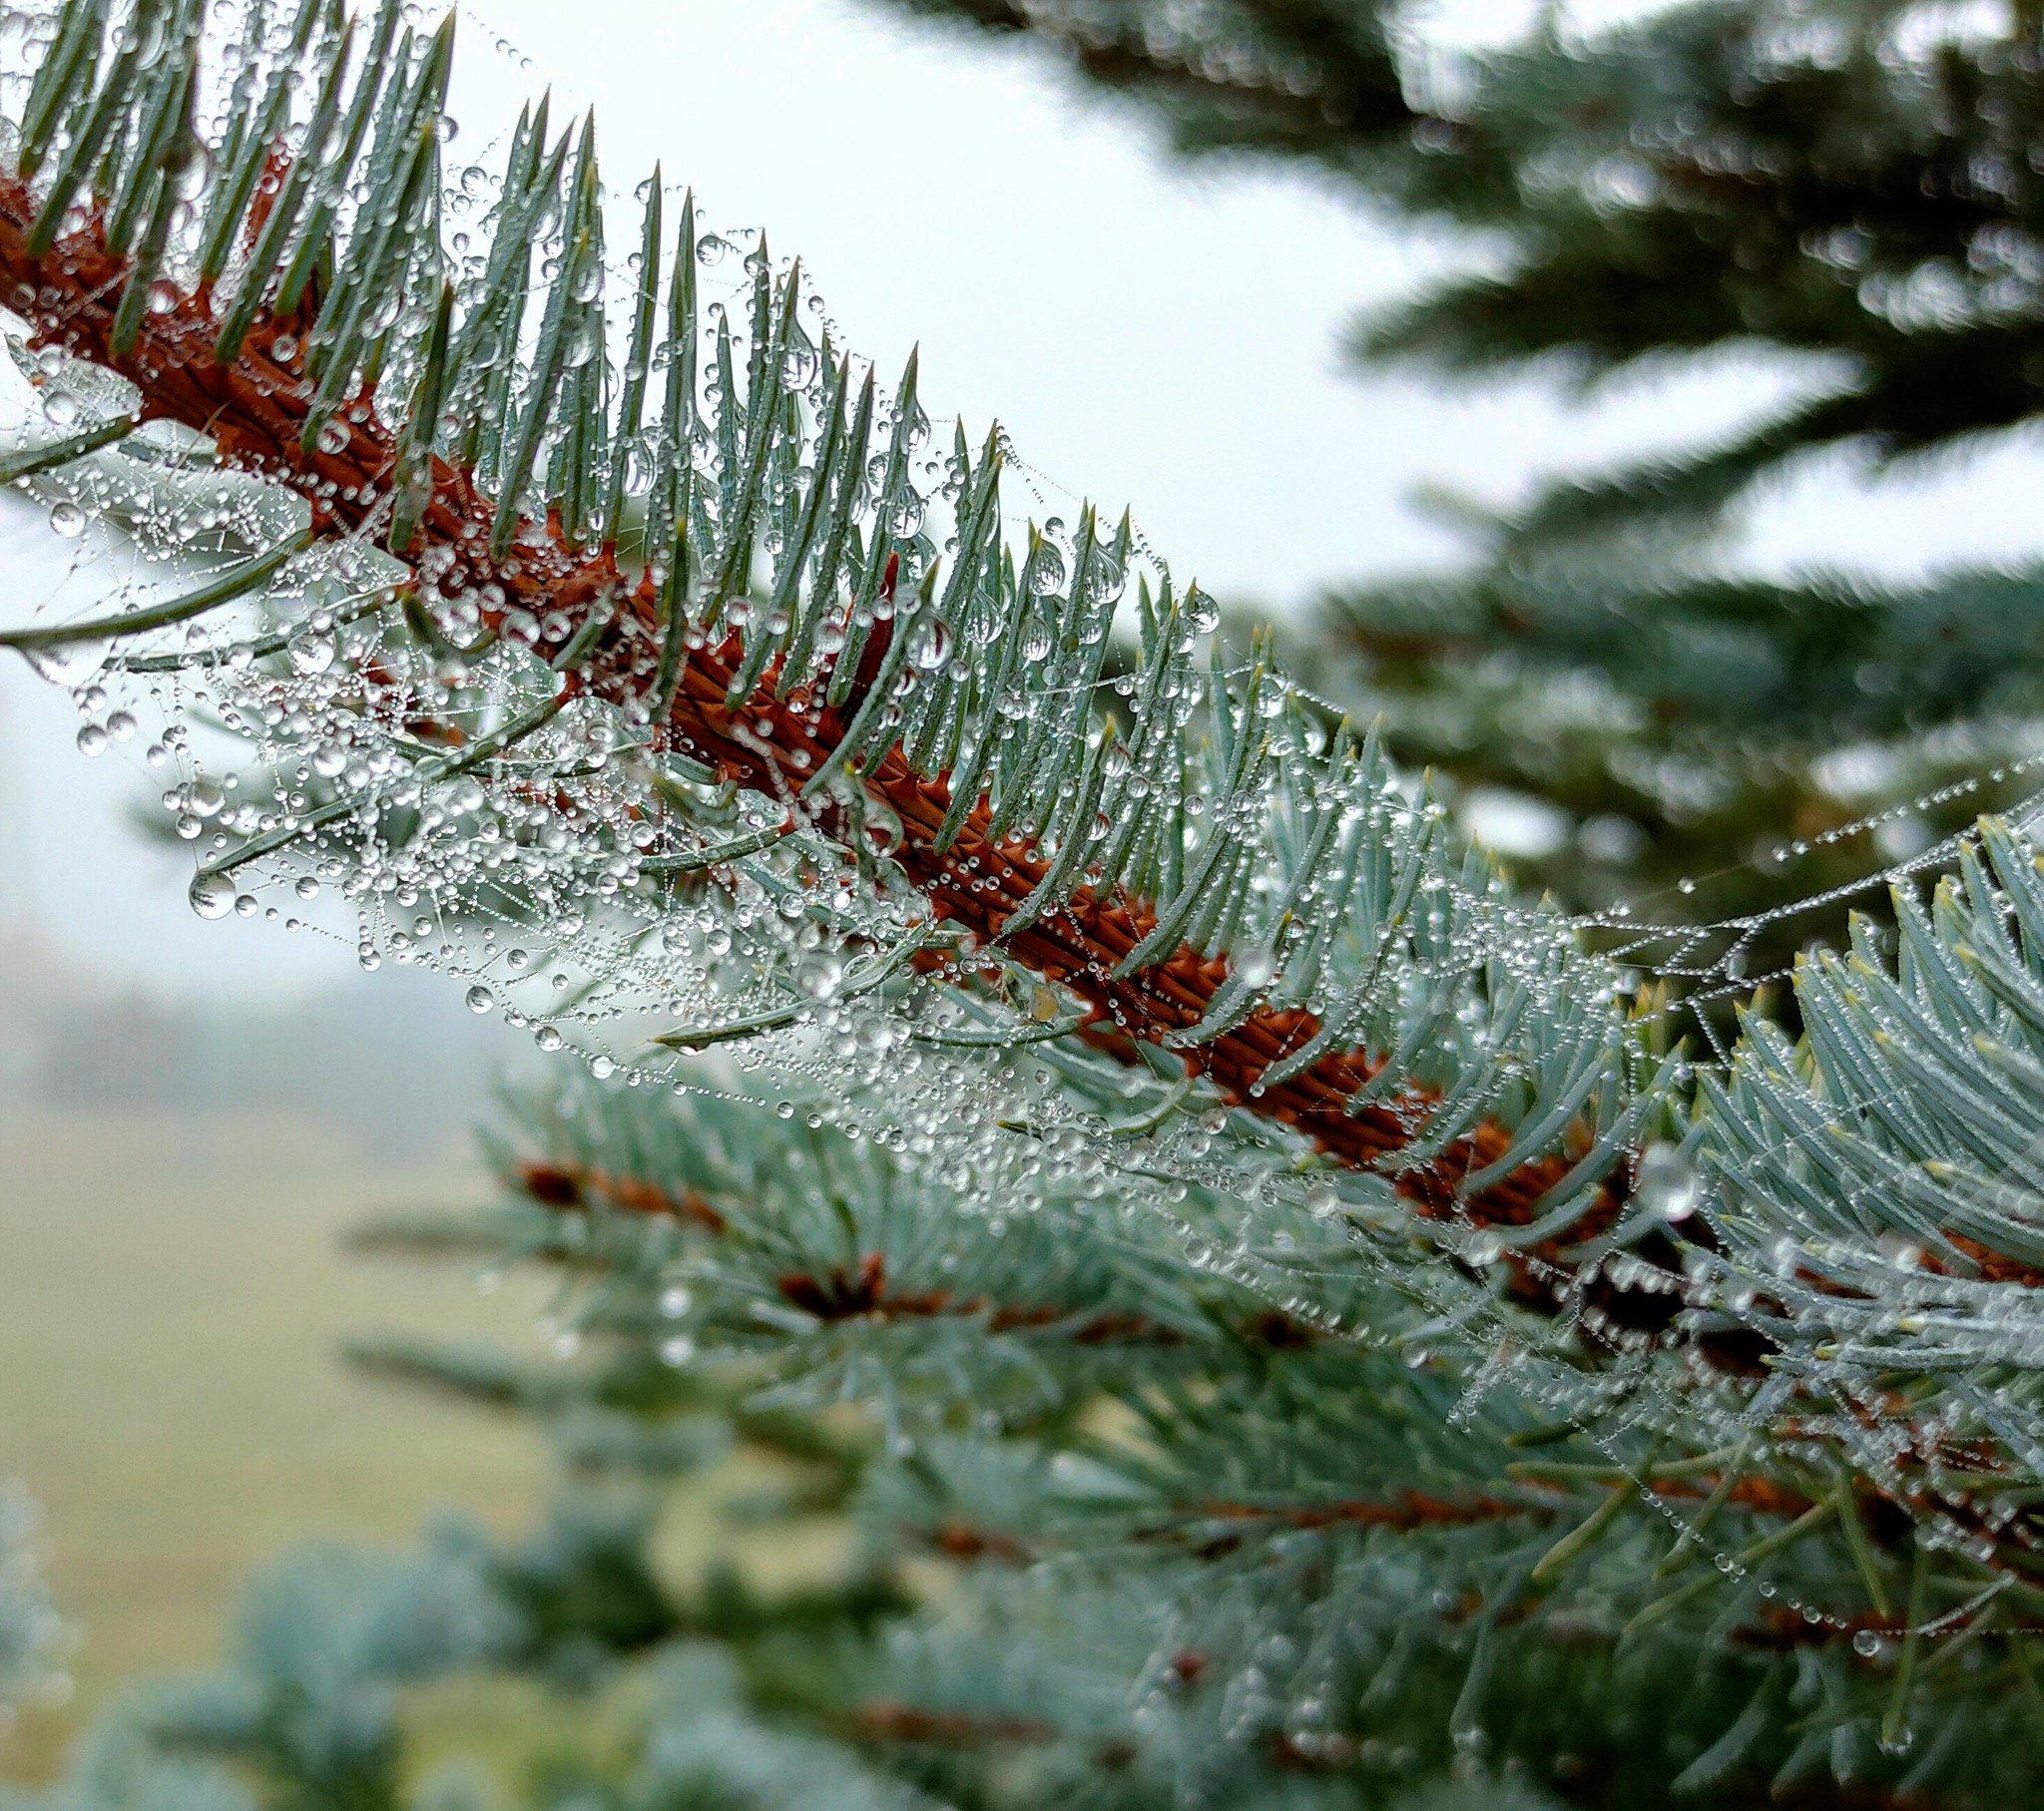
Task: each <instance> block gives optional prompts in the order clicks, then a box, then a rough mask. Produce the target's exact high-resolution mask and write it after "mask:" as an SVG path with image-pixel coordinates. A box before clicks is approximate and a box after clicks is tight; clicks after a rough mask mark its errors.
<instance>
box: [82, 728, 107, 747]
mask: <svg viewBox="0 0 2044 1811" xmlns="http://www.w3.org/2000/svg"><path fill="white" fill-rule="evenodd" d="M106 751H107V732H106V731H105V730H104V729H102V728H101V727H100V726H99V724H97V723H87V724H86V726H85V727H84V728H83V729H81V730H79V732H78V752H79V753H80V754H104V753H106Z"/></svg>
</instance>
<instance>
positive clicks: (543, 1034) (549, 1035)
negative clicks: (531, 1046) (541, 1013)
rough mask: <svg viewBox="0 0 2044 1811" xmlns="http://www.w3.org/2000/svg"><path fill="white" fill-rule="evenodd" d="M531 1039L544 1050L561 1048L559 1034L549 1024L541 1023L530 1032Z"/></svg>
mask: <svg viewBox="0 0 2044 1811" xmlns="http://www.w3.org/2000/svg"><path fill="white" fill-rule="evenodd" d="M532 1041H533V1043H535V1044H537V1045H538V1046H539V1047H540V1049H541V1050H544V1051H556V1050H559V1049H560V1048H561V1034H560V1033H559V1031H557V1030H556V1029H555V1028H554V1027H553V1026H551V1025H542V1026H541V1027H540V1028H539V1030H538V1031H536V1032H534V1033H533V1034H532Z"/></svg>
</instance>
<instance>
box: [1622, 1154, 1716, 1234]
mask: <svg viewBox="0 0 2044 1811" xmlns="http://www.w3.org/2000/svg"><path fill="white" fill-rule="evenodd" d="M1634 1192H1635V1193H1636V1194H1637V1195H1638V1197H1639V1201H1640V1204H1641V1205H1642V1206H1643V1207H1645V1208H1647V1209H1648V1211H1649V1212H1653V1213H1658V1214H1659V1215H1660V1216H1661V1217H1662V1218H1663V1219H1664V1220H1670V1221H1680V1220H1686V1219H1688V1218H1689V1216H1690V1215H1691V1214H1693V1213H1694V1212H1696V1210H1697V1203H1698V1202H1699V1200H1700V1199H1701V1198H1702V1195H1703V1184H1702V1183H1701V1182H1700V1181H1699V1179H1698V1177H1697V1172H1696V1170H1695V1169H1694V1168H1693V1167H1692V1166H1691V1164H1690V1161H1689V1159H1688V1158H1687V1157H1686V1156H1684V1155H1683V1154H1682V1152H1681V1151H1680V1150H1678V1149H1677V1148H1676V1147H1675V1146H1674V1145H1673V1144H1654V1145H1650V1146H1649V1147H1648V1149H1647V1151H1646V1153H1645V1154H1644V1155H1643V1156H1642V1157H1641V1158H1640V1168H1639V1176H1638V1179H1637V1181H1636V1183H1635V1185H1634Z"/></svg>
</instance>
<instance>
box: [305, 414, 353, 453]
mask: <svg viewBox="0 0 2044 1811" xmlns="http://www.w3.org/2000/svg"><path fill="white" fill-rule="evenodd" d="M350 438H351V434H350V431H349V428H348V425H347V423H346V422H344V421H324V422H321V423H320V424H319V432H318V433H317V434H315V435H314V436H313V437H312V444H313V445H314V446H316V447H317V448H318V449H319V450H320V451H321V452H322V453H340V452H345V451H346V450H347V443H348V441H349V439H350Z"/></svg>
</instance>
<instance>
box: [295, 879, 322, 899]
mask: <svg viewBox="0 0 2044 1811" xmlns="http://www.w3.org/2000/svg"><path fill="white" fill-rule="evenodd" d="M291 891H292V892H294V893H295V894H297V896H298V897H299V898H300V899H317V898H318V897H319V883H318V882H317V881H316V880H314V879H313V878H312V877H311V875H309V874H300V875H299V876H298V878H297V879H296V881H294V882H293V883H292V886H291Z"/></svg>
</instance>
